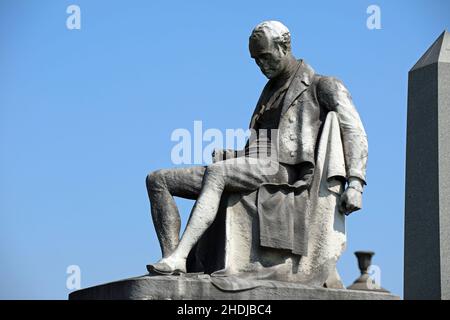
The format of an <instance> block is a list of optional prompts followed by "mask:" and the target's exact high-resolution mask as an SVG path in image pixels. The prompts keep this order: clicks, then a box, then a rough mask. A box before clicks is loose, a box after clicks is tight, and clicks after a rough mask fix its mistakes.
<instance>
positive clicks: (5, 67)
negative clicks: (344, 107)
mask: <svg viewBox="0 0 450 320" xmlns="http://www.w3.org/2000/svg"><path fill="white" fill-rule="evenodd" d="M70 4H76V5H78V6H80V8H81V30H68V29H67V28H66V19H67V17H68V14H67V13H66V8H67V7H68V6H69V5H70ZM371 4H376V5H378V6H379V7H380V8H381V26H382V29H381V30H369V29H368V28H367V27H366V20H367V17H368V14H367V13H366V9H367V7H368V6H369V5H371ZM449 12H450V2H448V1H447V0H441V1H439V0H434V1H425V0H417V1H406V0H401V1H365V0H360V1H356V0H355V1H345V2H344V1H342V2H339V3H338V2H337V1H331V0H330V1H266V0H263V1H245V2H244V1H220V2H219V1H214V2H213V1H206V0H205V1H112V0H111V1H99V0H98V1H87V0H72V1H65V0H60V1H31V0H30V1H18V0H0V48H1V49H0V148H1V149H0V161H1V162H0V261H1V263H0V298H3V299H5V298H6V299H8V298H17V299H66V298H67V295H68V293H69V292H70V291H69V290H68V289H67V288H66V279H67V276H68V275H67V274H66V268H67V267H68V266H69V265H78V266H80V268H81V285H82V287H88V286H92V285H95V284H100V283H103V282H109V281H113V280H118V279H122V278H126V277H131V276H136V275H141V274H144V273H145V265H146V264H147V263H149V262H153V261H155V260H157V259H158V258H159V256H160V252H159V245H158V243H157V239H156V236H155V232H154V230H153V226H152V223H151V219H150V214H149V203H148V200H147V194H146V190H145V184H144V180H145V176H146V175H147V173H149V172H150V171H152V170H155V169H158V168H165V167H173V166H174V165H173V164H172V162H171V158H170V153H171V149H172V147H173V146H174V142H172V141H171V140H170V135H171V133H172V131H173V130H175V129H177V128H186V129H188V130H193V125H194V121H195V120H201V121H202V122H203V127H204V128H205V129H206V128H218V129H221V130H225V129H227V128H246V127H247V125H248V121H249V118H250V116H251V114H252V111H253V108H254V106H255V103H256V101H257V98H258V96H259V94H260V91H261V89H262V87H263V86H264V83H265V81H266V80H265V78H264V77H263V75H262V74H261V73H260V72H259V70H258V68H257V66H256V65H255V64H254V63H253V61H252V60H251V59H250V56H249V53H248V49H247V48H248V44H247V41H248V36H249V34H250V32H251V30H252V28H253V27H254V26H255V25H256V24H257V23H259V22H261V21H263V20H268V19H275V20H280V21H282V22H283V23H285V24H286V25H287V26H288V28H289V29H290V31H291V34H292V46H293V52H294V54H295V55H296V56H297V57H299V58H304V59H305V60H306V61H307V62H308V63H310V64H311V65H312V66H313V68H315V70H316V71H317V72H318V73H321V74H327V75H334V76H337V77H339V78H341V79H342V80H343V81H344V83H345V84H346V85H347V87H348V88H349V90H350V91H351V93H352V95H353V99H354V102H355V104H356V106H357V108H358V110H359V112H360V115H361V118H362V120H363V122H364V125H365V128H366V131H367V133H368V137H369V149H370V152H369V166H368V175H367V181H368V186H367V188H366V191H365V194H364V209H363V210H361V211H360V212H357V213H355V214H354V215H352V216H350V218H349V219H347V230H348V247H347V251H346V253H345V254H344V255H343V256H342V259H341V261H340V263H339V271H340V273H341V275H342V277H343V280H344V282H345V284H346V285H350V284H351V283H352V282H353V280H355V279H356V277H357V276H358V273H359V272H358V269H357V265H356V259H355V257H354V256H353V252H354V251H356V250H373V251H375V252H376V255H375V257H374V260H373V262H374V264H376V265H378V266H379V267H380V268H381V271H382V273H381V281H382V286H383V287H385V288H387V289H389V290H391V291H392V292H394V293H395V294H398V295H402V290H403V289H402V287H403V280H402V278H403V209H404V171H405V170H404V169H405V132H406V95H407V73H408V70H409V69H410V68H411V67H412V66H413V65H414V63H415V62H416V61H417V60H418V59H419V58H420V56H421V55H422V54H423V53H424V52H425V50H426V49H427V48H428V47H429V46H430V45H431V44H432V42H433V41H434V40H435V39H436V38H437V37H438V36H439V35H440V34H441V33H442V31H443V30H444V29H447V30H448V29H449V26H450V16H449ZM178 203H179V206H180V211H181V212H182V218H183V219H184V221H185V220H186V217H187V215H188V213H189V211H190V207H191V205H192V202H191V201H187V200H179V201H178Z"/></svg>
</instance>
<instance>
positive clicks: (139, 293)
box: [69, 275, 399, 300]
mask: <svg viewBox="0 0 450 320" xmlns="http://www.w3.org/2000/svg"><path fill="white" fill-rule="evenodd" d="M231 299H236V300H398V299H399V297H397V296H394V295H391V294H389V293H380V292H368V291H356V290H345V289H326V288H320V287H308V286H304V285H301V284H295V283H289V282H281V281H269V280H260V281H259V282H258V286H257V287H256V288H253V289H249V290H244V291H237V292H231V291H221V290H220V289H218V288H217V287H216V286H215V285H214V284H213V282H212V281H211V278H210V276H208V275H191V276H180V277H177V276H142V277H136V278H131V279H125V280H120V281H116V282H111V283H107V284H103V285H99V286H95V287H91V288H86V289H82V290H78V291H75V292H72V293H71V294H70V295H69V300H231Z"/></svg>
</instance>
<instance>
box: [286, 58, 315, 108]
mask: <svg viewBox="0 0 450 320" xmlns="http://www.w3.org/2000/svg"><path fill="white" fill-rule="evenodd" d="M300 63H301V65H300V67H299V68H298V70H297V72H296V73H295V76H294V79H292V82H291V84H290V85H289V88H288V90H287V92H286V95H285V96H284V101H283V107H282V110H281V116H283V115H284V114H285V113H286V111H288V109H289V108H290V106H291V105H292V103H293V102H294V101H295V99H297V98H298V97H299V96H300V95H301V94H302V93H303V92H304V91H305V90H306V89H308V87H309V86H310V84H311V78H312V76H313V75H314V70H313V69H312V68H311V67H310V66H309V65H308V64H307V63H306V62H304V61H303V60H300Z"/></svg>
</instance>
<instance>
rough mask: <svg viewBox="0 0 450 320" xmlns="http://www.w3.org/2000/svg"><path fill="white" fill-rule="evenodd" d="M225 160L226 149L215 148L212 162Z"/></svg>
mask: <svg viewBox="0 0 450 320" xmlns="http://www.w3.org/2000/svg"><path fill="white" fill-rule="evenodd" d="M223 160H225V150H223V149H214V151H213V153H212V162H213V163H216V162H220V161H223Z"/></svg>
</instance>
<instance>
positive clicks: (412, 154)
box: [404, 32, 450, 299]
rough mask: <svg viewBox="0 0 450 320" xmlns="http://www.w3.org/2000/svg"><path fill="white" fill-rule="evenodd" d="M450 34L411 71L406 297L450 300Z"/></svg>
mask: <svg viewBox="0 0 450 320" xmlns="http://www.w3.org/2000/svg"><path fill="white" fill-rule="evenodd" d="M449 127H450V33H448V32H444V33H442V34H441V36H440V37H439V38H438V39H437V40H436V41H435V43H434V44H433V45H432V46H431V47H430V49H428V51H427V52H426V53H425V54H424V55H423V57H422V58H421V59H420V60H419V61H418V62H417V63H416V65H415V66H414V67H413V68H412V69H411V71H410V73H409V89H408V132H407V161H406V203H405V265H404V297H405V299H450V184H449V181H450V143H449V141H450V129H449Z"/></svg>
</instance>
